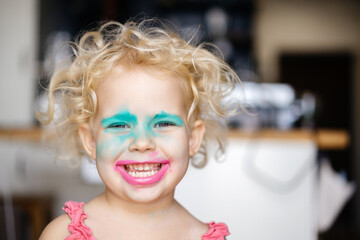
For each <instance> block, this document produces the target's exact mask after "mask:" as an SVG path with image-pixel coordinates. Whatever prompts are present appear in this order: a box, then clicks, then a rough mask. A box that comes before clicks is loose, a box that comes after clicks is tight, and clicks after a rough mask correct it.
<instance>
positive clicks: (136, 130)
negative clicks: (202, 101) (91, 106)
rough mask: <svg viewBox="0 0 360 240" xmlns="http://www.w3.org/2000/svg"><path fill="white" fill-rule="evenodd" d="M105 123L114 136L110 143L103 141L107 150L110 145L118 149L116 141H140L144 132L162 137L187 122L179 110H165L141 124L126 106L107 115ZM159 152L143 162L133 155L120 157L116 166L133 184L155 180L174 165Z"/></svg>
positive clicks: (102, 147) (101, 146)
mask: <svg viewBox="0 0 360 240" xmlns="http://www.w3.org/2000/svg"><path fill="white" fill-rule="evenodd" d="M101 124H102V126H103V128H104V133H105V134H111V135H113V136H114V137H113V138H111V140H110V142H109V140H107V141H106V143H102V144H101V143H100V148H101V151H102V152H103V151H106V150H109V149H112V150H111V151H114V150H115V151H116V148H117V146H116V145H120V144H124V143H125V142H126V140H128V139H133V141H137V139H138V138H139V137H140V136H145V137H146V138H147V139H150V138H154V137H161V136H162V134H164V133H165V132H167V130H168V129H170V128H171V127H179V126H183V125H184V122H183V120H182V119H181V118H180V117H179V116H177V115H175V114H170V113H166V112H164V111H161V112H160V113H158V114H155V115H148V116H145V117H144V118H143V120H142V123H141V124H139V121H138V118H137V116H136V115H135V114H132V113H130V111H129V110H127V109H125V110H121V111H119V112H118V113H116V114H115V115H113V116H111V117H108V118H104V119H103V120H102V122H101ZM105 145H108V147H107V146H105ZM110 145H111V147H109V146H110ZM147 154H148V153H147ZM157 154H158V151H155V152H152V153H150V154H148V158H149V160H147V161H141V162H140V161H136V160H133V159H130V160H118V161H116V163H115V170H116V171H117V172H119V173H120V175H121V176H122V178H123V179H124V180H125V181H126V182H128V183H129V184H131V185H150V184H154V183H156V182H158V181H160V180H161V179H162V178H163V177H164V175H165V174H166V172H167V170H168V169H169V167H170V160H169V159H164V158H156V155H157Z"/></svg>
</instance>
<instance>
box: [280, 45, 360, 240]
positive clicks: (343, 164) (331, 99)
mask: <svg viewBox="0 0 360 240" xmlns="http://www.w3.org/2000/svg"><path fill="white" fill-rule="evenodd" d="M279 65H280V81H281V82H285V83H289V84H290V85H292V86H293V87H294V88H295V90H296V92H297V94H299V95H301V94H302V93H303V92H305V91H309V92H311V93H312V94H314V95H315V96H316V101H317V102H316V114H315V118H314V127H315V128H331V129H343V130H346V131H347V132H348V133H349V135H350V139H353V137H352V133H353V131H352V126H353V123H352V119H353V116H352V115H353V114H352V107H353V106H352V104H353V103H352V99H353V98H352V85H353V66H354V57H353V56H352V55H351V54H350V53H347V52H338V53H301V54H299V53H285V54H282V55H281V56H280V64H279ZM350 141H351V140H350ZM353 156H354V154H353V147H352V144H351V143H350V145H349V146H348V147H347V148H346V149H343V150H328V151H319V158H322V157H326V158H327V159H329V160H330V162H331V165H332V167H333V168H334V169H335V170H336V171H338V172H340V171H341V172H345V173H346V175H347V178H348V179H349V180H351V181H352V180H354V179H356V177H355V176H356V174H357V173H356V169H355V167H354V166H355V162H354V158H353ZM356 208H357V206H356V201H355V198H354V197H353V198H352V199H351V200H350V202H348V203H347V204H346V206H345V208H344V209H343V211H342V212H341V214H340V216H339V217H338V218H337V220H336V222H335V224H334V225H333V226H332V227H331V228H330V229H329V230H328V231H327V232H325V233H322V234H320V235H319V239H320V240H330V239H344V240H350V239H357V238H356V236H357V235H358V234H359V233H358V230H356V222H355V221H356V212H357V211H356Z"/></svg>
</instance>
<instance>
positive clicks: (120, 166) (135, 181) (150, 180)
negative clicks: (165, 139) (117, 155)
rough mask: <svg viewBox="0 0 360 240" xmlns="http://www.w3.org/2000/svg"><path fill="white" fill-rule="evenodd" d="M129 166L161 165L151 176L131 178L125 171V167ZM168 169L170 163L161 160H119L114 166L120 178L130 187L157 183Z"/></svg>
mask: <svg viewBox="0 0 360 240" xmlns="http://www.w3.org/2000/svg"><path fill="white" fill-rule="evenodd" d="M130 164H161V166H160V169H159V171H158V172H156V173H155V174H154V175H152V176H147V177H133V176H131V175H130V174H129V173H128V172H127V171H126V170H125V165H130ZM169 167H170V161H169V160H167V159H163V158H156V159H152V160H149V161H145V162H138V161H133V160H120V161H117V162H116V164H115V170H116V171H118V172H119V173H120V175H121V176H122V178H123V179H124V180H125V181H126V182H128V183H129V184H131V185H151V184H155V183H157V182H159V181H160V180H161V179H162V178H163V177H164V175H165V174H166V172H167V170H168V169H169Z"/></svg>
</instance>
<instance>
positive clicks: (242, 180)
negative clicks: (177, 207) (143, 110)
mask: <svg viewBox="0 0 360 240" xmlns="http://www.w3.org/2000/svg"><path fill="white" fill-rule="evenodd" d="M136 16H137V17H139V16H140V17H160V18H165V19H167V20H170V21H171V22H173V23H174V24H175V25H176V26H178V27H179V29H178V31H179V33H180V34H181V35H182V36H183V37H184V38H185V39H190V38H191V37H192V36H193V35H194V33H195V32H197V34H196V35H195V40H196V41H198V42H200V41H209V42H213V43H214V44H216V45H217V46H218V47H219V48H220V49H221V51H222V53H223V55H224V58H225V60H226V61H227V62H228V63H229V64H230V65H231V66H232V67H233V68H234V69H235V71H236V72H237V74H238V75H239V76H240V78H241V80H242V81H243V87H244V89H245V94H246V97H247V103H248V105H249V110H250V111H251V112H253V111H254V112H256V114H254V115H248V114H243V115H241V116H239V117H236V118H233V119H230V120H229V121H228V125H229V127H230V129H231V130H230V132H229V135H230V145H229V146H230V147H229V154H228V155H227V161H225V163H224V165H222V167H220V168H224V170H225V171H234V172H233V174H232V175H231V177H229V178H223V177H221V176H220V175H219V178H221V179H222V181H220V182H214V184H218V185H219V186H220V187H221V186H222V188H223V186H224V185H226V188H224V189H225V190H226V192H224V193H223V195H222V196H224V197H223V198H216V196H212V195H209V196H208V197H209V198H213V200H211V201H210V200H209V201H206V200H204V201H206V202H207V203H208V204H207V205H206V204H205V205H206V207H215V206H218V205H219V204H220V205H221V204H224V206H228V205H227V204H230V205H231V206H232V208H231V209H226V208H225V207H224V208H217V210H214V211H210V214H209V216H208V215H207V214H208V213H207V212H209V211H205V210H202V209H201V208H202V207H203V206H204V201H202V202H199V203H194V199H197V198H196V197H195V198H194V196H195V195H196V194H199V193H200V194H199V196H198V198H201V194H205V195H206V193H202V192H201V191H200V192H199V191H198V189H197V187H198V188H200V189H202V187H200V186H202V185H201V184H205V185H206V181H205V180H204V179H209V181H211V179H214V177H213V176H215V175H214V174H219V173H218V172H219V171H218V169H219V168H218V167H217V165H216V164H215V165H212V163H211V164H209V165H210V166H207V167H206V168H205V169H203V170H195V169H190V173H191V174H192V172H195V173H194V174H192V175H194V176H195V177H194V178H192V177H190V174H188V175H189V176H186V178H185V179H184V183H182V185H180V186H179V193H178V195H177V198H178V199H179V201H180V202H181V203H183V204H184V205H185V206H186V207H187V208H189V209H190V210H191V212H193V213H194V212H195V216H198V217H199V218H200V219H201V220H203V219H204V220H203V221H208V220H212V219H208V217H210V216H214V217H213V218H215V219H214V220H217V221H218V220H219V221H220V220H221V221H224V222H227V223H228V225H229V227H230V230H231V232H232V233H233V234H232V237H229V239H234V240H235V239H274V240H279V239H280V240H281V239H284V240H285V239H301V240H304V239H320V240H330V239H341V240H343V239H344V240H347V239H359V237H360V195H359V193H358V191H356V185H357V183H358V182H359V181H360V163H359V161H358V159H359V157H360V125H359V124H358V123H359V122H360V107H359V103H360V97H359V96H360V95H359V93H360V1H358V0H316V1H311V0H288V1H285V0H222V1H221V0H182V1H181V0H132V1H117V0H87V1H86V0H52V1H45V0H0V20H1V21H0V32H1V38H0V43H1V44H0V49H1V51H0V52H1V54H0V73H1V75H0V175H1V177H0V182H1V183H0V190H1V191H0V192H1V195H0V239H37V238H38V236H39V234H40V233H41V231H42V229H43V228H44V226H46V224H47V223H48V222H49V221H50V220H51V219H52V218H54V217H56V216H58V215H59V214H61V206H62V204H63V203H64V202H65V201H67V200H78V201H85V202H86V201H88V200H90V199H91V198H93V197H94V196H96V195H97V194H99V193H101V192H102V191H103V186H102V185H101V184H100V183H99V180H98V178H97V176H96V173H94V171H93V166H92V165H91V164H90V165H87V164H86V163H87V161H84V164H83V165H82V167H81V168H79V169H69V168H68V167H67V166H65V164H64V163H63V162H59V161H54V159H53V155H52V154H51V153H49V152H47V151H45V150H44V149H43V147H42V146H41V132H42V129H41V127H39V124H38V122H36V120H35V117H34V113H35V111H36V110H37V109H39V108H41V106H42V104H44V91H43V88H42V87H41V85H43V86H46V83H47V81H48V80H49V76H50V75H51V73H52V72H53V70H54V65H56V64H57V63H58V62H61V61H62V60H66V59H67V58H69V57H71V55H70V53H69V49H67V48H66V47H65V46H64V45H61V43H62V42H64V41H71V40H74V38H75V36H76V35H77V34H78V33H79V32H81V31H84V30H87V29H91V28H94V27H95V26H96V23H97V22H99V21H104V20H117V21H120V22H125V21H126V20H127V19H129V18H131V17H136ZM239 89H240V88H239ZM239 93H240V90H239ZM234 94H235V97H236V96H237V95H236V94H238V93H237V92H235V93H234ZM226 164H227V165H226ZM234 166H236V167H235V168H234ZM227 167H228V168H227ZM216 169H217V170H216ZM234 169H235V170H236V169H237V171H235V170H234ZM215 170H216V171H215ZM222 174H224V173H222ZM194 181H195V182H198V183H199V185H197V186H193V185H194V184H191V183H194ZM227 181H228V182H227ZM234 181H237V183H238V184H235V185H236V187H234V184H233V185H229V182H232V183H233V182H234ZM222 184H223V185H222ZM189 188H193V189H192V190H190V192H191V191H192V194H189ZM204 189H206V187H205V188H204ZM209 191H210V190H209ZM229 192H232V193H233V194H230V195H229ZM190 195H191V196H190ZM225 198H226V200H225ZM259 199H260V200H261V201H260V200H259ZM249 202H252V205H251V206H250V205H249ZM219 218H220V219H219Z"/></svg>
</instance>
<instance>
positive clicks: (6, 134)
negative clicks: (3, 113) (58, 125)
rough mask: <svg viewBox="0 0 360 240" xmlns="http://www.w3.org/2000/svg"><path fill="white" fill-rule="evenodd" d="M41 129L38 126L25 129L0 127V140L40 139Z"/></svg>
mask: <svg viewBox="0 0 360 240" xmlns="http://www.w3.org/2000/svg"><path fill="white" fill-rule="evenodd" d="M41 135H42V130H41V128H40V127H34V128H26V129H18V128H15V129H4V128H0V140H1V139H6V140H19V141H23V140H24V141H32V142H40V141H41Z"/></svg>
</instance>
